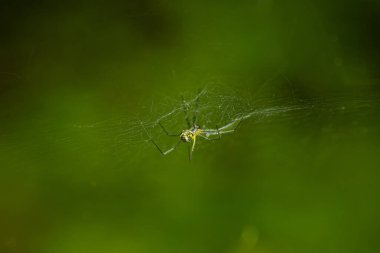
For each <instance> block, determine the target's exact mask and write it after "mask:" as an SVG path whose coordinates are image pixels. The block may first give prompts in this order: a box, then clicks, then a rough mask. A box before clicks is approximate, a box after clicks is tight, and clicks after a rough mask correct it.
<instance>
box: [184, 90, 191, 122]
mask: <svg viewBox="0 0 380 253" xmlns="http://www.w3.org/2000/svg"><path fill="white" fill-rule="evenodd" d="M182 107H183V113H184V114H185V120H186V123H187V127H188V128H189V129H190V128H191V123H190V120H189V106H188V105H187V103H186V101H185V98H184V97H183V96H182Z"/></svg>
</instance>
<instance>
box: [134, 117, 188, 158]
mask: <svg viewBox="0 0 380 253" xmlns="http://www.w3.org/2000/svg"><path fill="white" fill-rule="evenodd" d="M140 124H141V126H142V128H143V129H144V131H145V134H146V135H147V136H148V138H149V139H148V141H150V142H152V143H153V145H154V146H155V147H156V148H157V150H158V151H159V152H160V153H161V154H162V155H167V154H169V153H170V152H172V151H174V150H175V149H176V148H177V147H178V145H179V144H180V143H181V142H182V141H181V140H180V141H179V142H177V143H176V144H175V145H174V146H173V147H171V148H170V149H168V150H166V151H162V149H161V148H160V146H158V144H157V143H156V142H155V141H154V140H153V138H152V137H151V136H150V134H149V133H148V131H147V130H146V128H145V126H144V124H143V123H142V122H140Z"/></svg>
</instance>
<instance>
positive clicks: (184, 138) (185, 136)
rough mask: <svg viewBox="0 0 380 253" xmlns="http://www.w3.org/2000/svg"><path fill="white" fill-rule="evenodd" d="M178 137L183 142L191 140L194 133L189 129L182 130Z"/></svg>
mask: <svg viewBox="0 0 380 253" xmlns="http://www.w3.org/2000/svg"><path fill="white" fill-rule="evenodd" d="M180 137H181V141H183V142H192V141H193V140H194V134H193V132H192V131H190V130H183V131H182V133H181V135H180Z"/></svg>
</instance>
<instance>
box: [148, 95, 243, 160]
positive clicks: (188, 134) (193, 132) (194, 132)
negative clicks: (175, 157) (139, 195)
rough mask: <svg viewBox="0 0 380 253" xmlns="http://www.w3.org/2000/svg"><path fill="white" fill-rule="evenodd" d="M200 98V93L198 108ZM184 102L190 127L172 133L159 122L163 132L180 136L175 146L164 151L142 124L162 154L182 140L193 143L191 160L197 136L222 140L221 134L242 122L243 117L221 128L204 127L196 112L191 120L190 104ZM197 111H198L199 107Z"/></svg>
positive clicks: (190, 153) (167, 152)
mask: <svg viewBox="0 0 380 253" xmlns="http://www.w3.org/2000/svg"><path fill="white" fill-rule="evenodd" d="M182 100H183V99H182ZM198 100H199V95H198V96H197V97H196V98H195V106H196V108H198ZM183 104H184V106H183V108H184V109H183V111H184V114H185V120H186V123H187V127H188V128H187V129H185V130H182V131H181V132H180V133H179V134H170V133H169V132H168V131H167V130H166V128H165V127H164V126H163V125H162V124H161V122H160V121H158V122H157V123H158V125H159V126H160V127H161V129H162V130H163V132H164V133H165V134H166V135H167V136H173V137H179V141H178V142H177V143H176V144H175V145H174V146H173V147H171V148H170V149H168V150H166V151H163V150H162V149H161V148H160V146H159V145H158V144H157V143H156V142H155V141H154V140H153V138H152V137H151V136H150V134H149V133H148V131H147V130H146V128H145V127H144V125H143V124H141V125H142V127H143V129H144V131H145V133H146V135H147V136H148V137H149V139H148V141H150V142H152V143H153V145H154V146H155V147H156V148H157V150H158V151H159V152H160V153H161V154H162V155H167V154H169V153H170V152H172V151H174V150H175V149H176V148H177V147H178V146H179V144H181V143H182V142H183V143H187V144H190V143H192V145H191V148H190V146H189V160H191V159H192V156H193V152H194V148H195V143H196V141H197V137H198V136H199V137H201V138H203V139H205V140H208V141H214V140H220V139H221V138H222V136H221V134H225V133H230V132H234V131H235V130H236V128H237V127H238V126H239V124H240V122H241V119H236V120H234V121H232V122H231V123H229V124H227V125H225V126H223V127H221V128H219V127H218V125H216V129H202V128H201V127H200V126H199V125H198V124H197V115H196V113H194V115H193V118H192V121H191V122H190V119H189V112H188V106H186V103H185V101H184V100H183ZM195 111H197V109H196V110H195ZM237 121H238V123H237V124H236V126H235V127H234V128H233V129H230V130H225V129H227V128H230V127H231V126H233V125H234V124H235V123H236V122H237ZM212 135H217V136H218V137H216V138H209V136H212Z"/></svg>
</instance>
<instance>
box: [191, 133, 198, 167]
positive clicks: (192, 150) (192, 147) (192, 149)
mask: <svg viewBox="0 0 380 253" xmlns="http://www.w3.org/2000/svg"><path fill="white" fill-rule="evenodd" d="M196 140H197V138H196V137H195V138H194V140H193V145H192V146H191V149H190V146H189V160H190V161H191V159H192V158H193V152H194V148H195V142H196Z"/></svg>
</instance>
